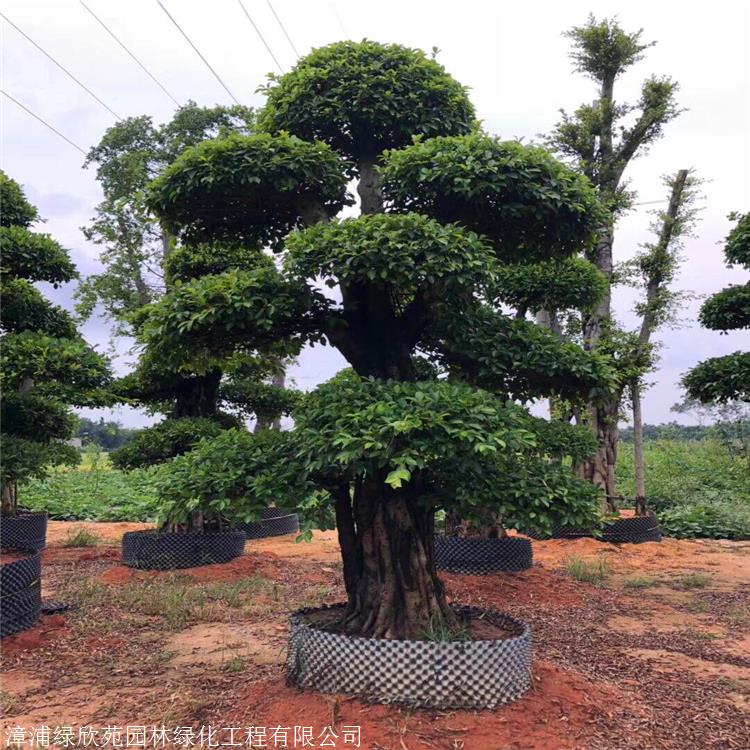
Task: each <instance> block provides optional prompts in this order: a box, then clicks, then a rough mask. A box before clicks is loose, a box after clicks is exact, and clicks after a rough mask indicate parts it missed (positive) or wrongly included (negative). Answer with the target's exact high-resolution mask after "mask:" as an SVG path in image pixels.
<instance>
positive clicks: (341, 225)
mask: <svg viewBox="0 0 750 750" xmlns="http://www.w3.org/2000/svg"><path fill="white" fill-rule="evenodd" d="M259 122H260V123H261V125H262V127H264V128H266V129H268V130H269V131H270V132H269V134H259V135H255V136H249V137H240V136H232V137H230V138H226V139H219V140H217V141H214V142H208V143H204V144H201V145H199V146H197V147H195V148H192V149H188V150H187V151H186V152H185V153H183V154H182V155H181V156H180V157H179V158H178V159H177V160H176V161H175V162H174V163H173V164H172V165H171V166H170V167H168V168H167V169H166V170H165V172H164V173H163V174H162V176H161V177H159V178H157V179H156V180H155V182H154V183H153V184H152V187H151V197H150V206H151V207H152V208H153V210H154V211H155V212H156V213H157V214H158V215H159V216H160V218H161V220H162V221H163V223H164V226H165V227H166V228H167V231H169V232H170V233H173V234H175V235H176V236H177V237H178V238H179V240H180V241H182V242H183V243H196V242H205V241H213V242H225V241H234V242H238V241H243V242H249V243H251V244H252V243H253V242H262V243H267V244H270V245H272V246H273V247H274V248H275V249H277V250H278V251H279V252H280V253H281V254H282V256H281V257H282V267H281V268H280V269H279V270H274V271H271V270H270V269H259V270H258V269H250V270H233V271H229V272H227V273H224V274H217V275H215V276H212V277H206V278H204V279H199V280H197V281H194V282H190V283H186V284H183V285H181V286H180V287H179V288H175V290H174V291H173V292H169V293H168V294H166V295H165V296H164V297H163V298H162V299H161V300H160V301H158V302H157V303H156V304H155V305H154V306H153V307H152V309H151V310H150V312H149V315H148V318H147V319H146V320H145V321H144V323H143V326H142V327H141V329H140V332H139V336H140V338H141V340H142V341H143V342H144V343H145V344H146V345H147V346H149V347H150V348H151V351H152V352H153V354H154V356H157V357H159V358H160V359H164V360H166V361H170V362H171V363H172V364H173V366H175V367H187V368H193V369H195V368H198V367H200V366H201V365H202V363H205V362H208V361H210V360H211V358H212V357H215V356H219V353H220V352H223V354H222V355H221V356H226V353H227V351H228V350H229V349H231V351H233V352H234V351H238V350H241V351H244V352H254V353H259V354H263V353H264V352H265V351H267V349H268V348H269V347H271V346H274V345H278V342H280V341H288V342H291V343H294V344H297V345H299V344H301V343H304V342H312V343H327V344H330V345H333V346H335V347H336V348H337V349H338V350H339V351H340V352H341V353H342V354H343V356H344V357H345V358H346V359H347V360H348V362H349V364H350V365H351V371H349V372H345V373H341V374H340V375H338V376H337V377H336V378H334V379H333V380H332V381H330V382H329V383H326V384H324V385H322V386H320V387H318V388H317V389H316V390H315V391H314V392H313V393H311V394H309V395H307V396H306V397H305V398H304V399H303V401H302V403H301V405H300V406H299V407H298V408H297V409H296V410H295V411H294V419H295V429H294V430H293V431H291V432H289V433H282V436H280V438H279V439H280V440H283V441H288V445H289V448H288V454H287V455H288V458H287V459H286V461H284V462H283V463H284V465H285V466H294V467H296V468H295V471H294V472H292V475H293V477H294V482H293V483H290V482H288V481H280V484H278V483H276V482H277V480H283V479H284V478H285V477H287V476H288V472H285V473H283V476H281V474H282V473H281V472H276V471H274V470H273V469H268V468H266V462H264V461H257V460H256V461H253V462H250V463H249V464H248V467H247V472H248V473H247V474H244V472H243V471H242V470H241V469H234V468H233V470H232V471H233V474H232V475H233V476H235V471H236V475H237V476H239V477H240V478H242V477H243V475H244V480H245V486H250V482H249V481H248V475H250V476H251V477H252V479H253V481H252V487H253V488H254V490H253V491H254V493H256V496H255V497H254V498H249V499H248V502H254V501H255V500H256V499H257V497H260V498H271V497H273V498H278V497H279V496H287V497H288V496H296V495H297V494H298V492H302V493H303V494H305V495H306V496H307V497H308V498H309V497H310V496H311V495H312V496H314V497H315V499H316V500H317V501H318V503H319V505H325V506H327V507H328V508H329V509H333V511H334V514H335V524H336V527H337V529H338V534H339V541H340V545H341V550H342V560H343V568H344V580H345V584H346V590H347V594H348V599H349V603H348V609H347V612H346V615H345V618H344V620H343V622H342V627H344V628H345V629H347V630H348V631H350V632H354V633H359V634H362V635H368V636H378V637H388V638H409V637H415V636H417V635H418V634H419V633H420V632H422V631H424V630H425V629H427V628H428V627H429V626H430V625H433V626H435V625H439V624H445V625H446V626H448V627H449V626H450V625H451V624H452V622H453V614H452V611H451V610H450V608H449V607H448V606H447V603H446V600H445V596H444V592H443V587H442V584H441V583H440V581H439V579H438V578H437V575H436V572H435V566H434V558H433V532H434V513H435V511H436V509H439V508H441V507H450V508H455V507H458V508H459V509H460V512H461V513H462V514H463V515H471V514H472V513H473V512H479V511H483V510H485V509H487V508H491V509H493V510H496V511H498V512H499V513H500V514H501V515H502V516H503V518H504V519H507V520H508V522H509V523H510V524H513V525H522V524H523V525H528V526H532V527H537V528H540V527H541V528H544V529H548V527H549V525H550V524H551V523H553V522H556V521H562V522H570V523H576V522H587V521H590V520H591V518H592V515H593V513H594V508H595V499H596V492H595V490H594V488H593V487H592V486H591V485H590V484H589V483H586V482H581V481H578V480H576V479H575V478H574V477H573V476H572V475H571V473H570V471H569V469H567V468H565V467H563V466H562V465H561V463H560V462H559V461H555V460H550V459H552V458H559V457H562V456H564V455H568V454H570V453H574V454H576V455H577V457H578V458H581V457H582V455H585V454H586V453H587V451H588V450H589V448H590V436H589V435H588V433H587V432H586V431H585V430H584V431H583V433H581V432H580V431H578V430H577V429H576V428H574V427H572V426H570V425H561V424H555V425H550V424H549V423H547V422H545V421H544V420H538V419H535V418H533V417H531V416H530V415H529V414H528V412H527V411H526V410H525V409H523V408H522V407H520V406H518V405H517V404H514V403H513V401H512V400H511V399H510V398H508V396H509V395H510V394H511V393H512V392H513V391H517V392H518V393H533V392H534V390H535V389H536V388H537V387H539V384H542V383H543V387H544V388H545V389H546V388H548V387H549V380H550V377H552V378H556V379H557V382H558V383H559V388H560V389H564V388H565V387H566V384H567V383H568V382H569V381H570V380H571V379H577V381H578V382H577V384H576V385H577V388H579V389H580V388H581V387H583V383H586V384H587V386H588V390H589V391H591V392H592V393H593V392H594V391H595V390H596V389H597V388H602V387H603V386H602V382H603V381H606V377H605V376H606V367H605V366H603V364H602V362H601V360H600V358H597V357H595V356H592V355H588V354H586V353H585V352H583V351H582V350H581V349H580V348H579V347H576V346H575V345H572V344H564V343H561V342H560V341H559V340H558V339H557V338H556V337H554V336H553V335H552V334H550V333H549V332H547V331H544V330H542V329H540V328H538V327H536V326H534V324H532V323H530V322H528V321H524V320H515V319H514V318H513V317H512V316H508V315H506V314H504V313H503V312H502V311H501V310H500V309H498V307H497V306H496V305H495V302H494V300H495V299H496V297H497V295H498V290H497V286H496V273H498V274H499V270H498V269H499V266H500V265H501V263H502V262H503V261H507V262H523V261H528V260H534V261H541V262H547V261H552V260H553V259H556V258H559V259H561V260H562V259H564V258H566V257H569V256H572V255H576V254H577V253H579V252H580V251H581V250H582V249H583V248H584V247H585V246H586V245H587V243H589V242H590V241H591V238H592V236H593V230H594V223H595V215H596V203H597V202H596V197H595V194H594V192H593V190H592V188H591V187H590V186H589V184H588V182H587V181H586V180H585V178H582V177H581V176H580V175H578V174H576V173H575V172H573V171H572V170H570V169H567V168H565V167H564V166H563V165H561V164H560V163H559V162H556V161H555V160H554V159H553V158H551V157H550V156H549V154H547V153H545V152H544V151H543V150H541V149H535V148H527V147H524V146H521V145H520V144H516V143H502V142H500V141H497V140H495V139H493V138H490V137H487V136H484V135H482V134H480V133H478V132H476V126H475V122H474V112H473V108H472V106H471V104H470V102H469V100H468V98H467V96H466V93H465V91H464V89H463V87H461V86H460V85H459V84H458V83H456V82H455V81H454V80H453V79H452V78H450V76H448V75H447V74H446V72H445V71H444V69H443V68H442V67H441V66H440V65H438V64H437V62H435V61H434V60H431V59H429V58H427V57H426V56H425V55H424V54H423V53H421V52H419V51H415V50H409V49H405V48H403V47H399V46H397V45H381V44H376V43H374V42H362V43H360V44H355V43H352V42H343V43H339V44H333V45H329V46H328V47H326V48H323V49H319V50H316V51H314V52H313V53H311V54H310V55H309V56H308V57H306V58H304V59H302V60H301V61H299V63H298V64H297V66H296V67H295V69H294V70H292V71H291V72H290V73H288V74H286V75H284V76H282V77H281V78H279V79H278V80H276V81H274V82H273V83H272V84H271V87H270V89H269V91H268V103H267V107H266V109H264V110H263V112H262V113H261V114H260V116H259ZM414 136H422V138H423V141H422V142H417V143H413V138H414ZM312 139H317V140H312ZM410 144H412V145H410ZM425 149H427V151H425ZM430 149H431V150H430ZM384 150H385V151H384ZM467 153H470V154H471V155H472V159H466V158H465V155H466V154H467ZM396 172H398V176H396ZM352 176H353V177H354V178H355V179H357V181H358V182H357V190H358V193H359V196H360V199H361V209H362V214H361V215H360V216H359V217H358V218H355V219H347V220H343V221H339V220H334V217H335V216H336V214H337V213H338V212H339V211H340V209H341V208H342V206H343V205H344V204H346V203H347V202H349V200H348V198H347V195H346V192H345V189H346V184H347V181H348V179H349V178H350V177H352ZM414 185H416V186H417V188H416V189H415V188H414V187H413V186H414ZM420 201H424V203H420ZM450 212H452V215H450ZM480 232H481V234H480ZM316 284H322V287H321V288H317V287H316ZM326 288H328V289H332V290H336V291H337V295H336V296H335V297H334V296H332V295H331V294H324V292H323V290H325V289H326ZM219 332H220V335H219ZM445 364H447V365H448V370H449V377H447V378H445V377H442V378H439V377H438V374H439V371H440V369H441V368H443V366H444V365H445ZM548 365H550V366H551V373H552V375H551V376H550V374H548V373H546V372H545V368H546V367H547V366H548ZM459 367H460V369H461V373H460V374H459V373H458V371H457V368H459ZM469 379H471V380H472V381H473V382H467V381H468V380H469ZM482 382H486V383H488V384H491V386H492V388H493V389H494V390H495V391H496V392H495V393H492V392H490V391H488V390H486V389H483V388H481V387H478V385H479V384H481V383H482ZM500 393H502V395H499V394H500ZM249 439H252V437H251V438H249ZM213 445H220V449H219V448H216V450H217V451H218V452H219V453H218V455H225V452H226V451H227V449H228V448H231V444H230V445H229V446H228V445H227V441H226V440H222V441H221V442H220V443H218V442H217V441H207V442H204V443H202V444H201V447H200V448H199V450H198V451H197V452H196V454H193V453H190V454H186V456H184V457H183V458H182V459H180V460H179V461H177V462H175V464H173V465H172V466H170V467H169V468H172V467H180V472H181V476H182V477H183V480H184V481H185V482H186V484H184V485H183V484H181V480H180V479H179V477H178V476H177V475H174V476H173V475H172V473H171V472H169V473H168V475H167V478H166V480H165V482H166V484H167V485H169V486H170V487H171V488H172V490H171V492H172V493H177V495H178V498H179V497H182V499H183V500H185V499H186V498H188V497H193V498H196V497H202V496H203V495H204V493H206V495H207V496H211V495H212V493H213V492H214V490H213V489H212V488H211V487H210V486H208V485H207V484H206V483H205V482H204V483H200V482H199V483H197V484H198V485H200V486H196V483H195V482H193V483H192V484H191V480H192V479H194V478H195V475H194V474H193V473H192V471H191V468H190V467H191V462H192V461H193V458H192V457H193V456H194V455H198V456H199V460H200V461H205V460H207V456H208V455H211V452H212V450H213V449H212V446H213ZM238 450H239V456H238V459H237V460H239V461H240V462H241V456H242V455H244V454H250V453H251V451H249V450H248V448H247V446H244V447H243V448H241V449H238ZM226 462H227V460H226V459H225V458H222V459H221V460H220V461H219V460H218V459H217V465H226ZM268 465H269V466H271V467H272V466H273V465H274V462H273V461H269V462H268ZM233 466H235V464H233ZM196 468H197V467H196ZM175 471H176V469H175ZM238 481H239V480H238ZM178 504H179V503H178Z"/></svg>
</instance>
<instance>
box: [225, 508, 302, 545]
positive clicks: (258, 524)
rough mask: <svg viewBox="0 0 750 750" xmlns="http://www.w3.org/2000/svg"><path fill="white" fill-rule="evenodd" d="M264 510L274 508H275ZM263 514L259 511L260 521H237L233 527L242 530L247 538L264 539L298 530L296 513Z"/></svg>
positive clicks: (294, 532)
mask: <svg viewBox="0 0 750 750" xmlns="http://www.w3.org/2000/svg"><path fill="white" fill-rule="evenodd" d="M264 510H275V508H266V509H264ZM263 515H264V514H263V512H261V520H260V521H251V522H249V523H238V524H236V525H235V528H236V529H238V530H239V531H242V532H244V534H245V535H246V536H247V538H248V539H265V538H266V537H269V536H283V535H284V534H296V533H297V532H298V531H299V516H298V515H297V514H296V513H287V514H286V515H283V516H266V517H263Z"/></svg>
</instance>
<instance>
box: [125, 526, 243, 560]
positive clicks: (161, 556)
mask: <svg viewBox="0 0 750 750" xmlns="http://www.w3.org/2000/svg"><path fill="white" fill-rule="evenodd" d="M244 550H245V534H244V533H243V532H241V531H237V530H236V529H231V530H228V531H217V532H208V533H201V532H174V533H160V532H155V531H129V532H127V533H126V534H123V536H122V562H123V564H124V565H127V566H128V567H131V568H142V569H145V570H175V569H179V568H195V567H198V566H199V565H212V564H214V563H225V562H229V561H230V560H234V558H235V557H239V556H240V555H241V554H242V553H243V552H244Z"/></svg>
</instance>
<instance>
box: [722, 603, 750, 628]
mask: <svg viewBox="0 0 750 750" xmlns="http://www.w3.org/2000/svg"><path fill="white" fill-rule="evenodd" d="M726 619H727V622H728V623H729V624H730V625H733V626H734V627H744V626H747V625H750V606H748V605H746V604H737V605H735V606H732V607H728V608H727V611H726Z"/></svg>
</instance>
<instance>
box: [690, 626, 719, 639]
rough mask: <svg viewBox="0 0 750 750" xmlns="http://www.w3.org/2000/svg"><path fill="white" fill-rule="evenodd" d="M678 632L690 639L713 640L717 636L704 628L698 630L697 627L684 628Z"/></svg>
mask: <svg viewBox="0 0 750 750" xmlns="http://www.w3.org/2000/svg"><path fill="white" fill-rule="evenodd" d="M680 632H681V634H682V635H683V636H685V637H686V638H690V640H692V641H715V640H716V639H717V638H718V637H719V636H718V635H716V633H709V632H708V631H706V630H698V629H697V628H686V629H685V630H682V631H680Z"/></svg>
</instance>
